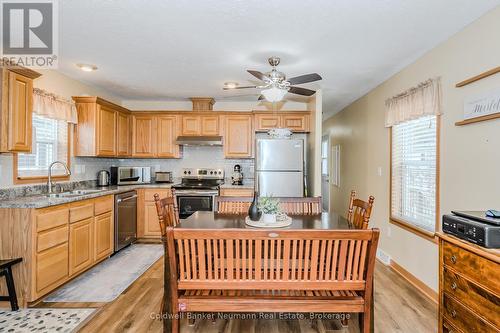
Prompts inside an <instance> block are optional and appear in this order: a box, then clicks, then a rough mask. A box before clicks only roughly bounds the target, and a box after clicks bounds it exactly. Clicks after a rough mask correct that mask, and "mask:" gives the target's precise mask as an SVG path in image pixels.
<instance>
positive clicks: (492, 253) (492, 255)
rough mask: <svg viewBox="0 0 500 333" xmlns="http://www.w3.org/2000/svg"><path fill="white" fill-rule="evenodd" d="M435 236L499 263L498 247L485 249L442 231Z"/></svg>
mask: <svg viewBox="0 0 500 333" xmlns="http://www.w3.org/2000/svg"><path fill="white" fill-rule="evenodd" d="M436 236H437V237H439V238H441V239H443V240H445V241H447V242H448V243H452V244H455V245H457V246H460V247H461V248H463V249H465V250H467V251H470V252H473V253H475V254H477V255H478V256H481V257H484V258H486V259H489V260H492V261H494V262H496V263H498V264H500V249H487V248H485V247H481V246H479V245H475V244H472V243H470V242H466V241H464V240H462V239H460V238H457V237H455V236H452V235H447V234H444V233H442V232H438V233H437V234H436ZM440 258H441V257H440Z"/></svg>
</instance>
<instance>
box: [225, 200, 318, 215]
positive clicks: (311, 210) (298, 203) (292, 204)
mask: <svg viewBox="0 0 500 333" xmlns="http://www.w3.org/2000/svg"><path fill="white" fill-rule="evenodd" d="M278 199H279V200H280V208H281V211H282V212H285V213H287V214H290V215H310V214H313V215H314V214H321V197H314V198H278ZM252 200H253V198H251V197H216V202H217V212H218V213H223V214H246V213H247V212H248V208H249V207H250V204H251V203H252Z"/></svg>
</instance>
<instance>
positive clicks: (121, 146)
mask: <svg viewBox="0 0 500 333" xmlns="http://www.w3.org/2000/svg"><path fill="white" fill-rule="evenodd" d="M73 100H74V101H75V102H76V109H77V111H78V124H77V126H76V127H75V156H102V157H114V156H127V155H128V154H125V153H124V152H125V151H129V150H130V148H129V147H130V140H129V139H127V135H125V136H123V133H124V128H123V126H124V125H125V123H124V118H126V117H128V115H129V111H128V110H127V109H125V108H123V107H121V106H119V105H116V104H113V103H111V102H108V101H106V100H103V99H101V98H99V97H87V96H84V97H73ZM127 146H128V147H127ZM118 150H120V153H118Z"/></svg>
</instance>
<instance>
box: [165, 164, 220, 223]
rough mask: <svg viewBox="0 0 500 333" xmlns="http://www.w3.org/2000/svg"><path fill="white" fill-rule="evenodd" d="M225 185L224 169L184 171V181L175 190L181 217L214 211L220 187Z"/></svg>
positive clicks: (176, 185)
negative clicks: (197, 212) (198, 212)
mask: <svg viewBox="0 0 500 333" xmlns="http://www.w3.org/2000/svg"><path fill="white" fill-rule="evenodd" d="M223 183H224V170H222V169H182V181H181V183H180V184H175V185H173V186H172V188H173V189H175V195H176V197H177V205H178V206H179V217H180V218H181V219H185V218H186V217H188V216H190V215H191V214H193V213H194V212H196V211H214V210H215V197H216V196H217V195H219V185H220V184H223Z"/></svg>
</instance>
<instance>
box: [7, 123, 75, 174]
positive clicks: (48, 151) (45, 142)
mask: <svg viewBox="0 0 500 333" xmlns="http://www.w3.org/2000/svg"><path fill="white" fill-rule="evenodd" d="M68 150H69V144H68V123H67V122H66V121H65V120H56V119H50V118H46V117H43V116H39V115H36V114H33V143H32V150H31V151H32V153H31V154H25V153H19V154H18V155H17V169H16V171H17V176H16V178H17V179H23V178H40V177H47V173H48V168H49V166H50V164H51V163H52V162H54V161H62V162H65V163H66V164H68V165H69V160H68V159H69V155H68ZM52 171H53V172H52V174H53V175H59V176H61V175H64V174H65V172H64V168H63V167H62V166H61V165H58V164H57V165H54V167H53V168H52Z"/></svg>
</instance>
